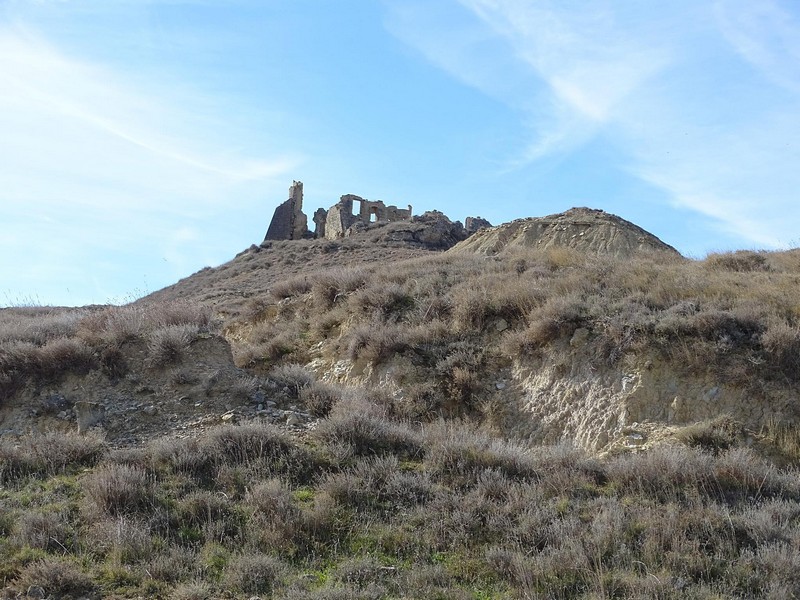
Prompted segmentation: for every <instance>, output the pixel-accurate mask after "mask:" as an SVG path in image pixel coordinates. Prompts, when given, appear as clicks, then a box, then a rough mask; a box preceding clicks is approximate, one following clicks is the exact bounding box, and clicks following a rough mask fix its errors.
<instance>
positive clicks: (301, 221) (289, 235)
mask: <svg viewBox="0 0 800 600" xmlns="http://www.w3.org/2000/svg"><path fill="white" fill-rule="evenodd" d="M307 234H308V219H307V218H306V215H305V213H303V182H302V181H293V182H292V185H291V187H290V188H289V199H288V200H287V201H286V202H284V203H283V204H281V205H280V206H278V207H277V208H276V209H275V214H273V215H272V222H270V224H269V229H267V235H266V237H265V238H264V240H265V241H266V240H299V239H303V238H304V237H306V236H307Z"/></svg>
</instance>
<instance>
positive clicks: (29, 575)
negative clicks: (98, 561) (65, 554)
mask: <svg viewBox="0 0 800 600" xmlns="http://www.w3.org/2000/svg"><path fill="white" fill-rule="evenodd" d="M12 586H13V588H14V589H16V590H18V591H19V593H20V596H22V595H23V594H26V593H28V590H30V589H32V588H42V590H43V591H44V594H45V595H46V597H48V598H65V599H66V598H81V597H85V598H94V597H96V596H95V591H96V588H95V585H94V583H93V582H92V580H91V579H90V578H89V576H88V575H86V574H84V573H83V572H82V571H81V570H80V569H79V568H78V566H77V564H76V563H75V562H73V561H70V560H68V559H52V558H46V559H43V560H39V561H36V562H32V563H30V564H29V565H27V566H25V567H24V568H23V569H22V571H20V573H19V575H18V576H17V578H16V579H15V580H14V581H13V582H12Z"/></svg>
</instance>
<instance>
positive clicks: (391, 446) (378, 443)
mask: <svg viewBox="0 0 800 600" xmlns="http://www.w3.org/2000/svg"><path fill="white" fill-rule="evenodd" d="M313 436H314V437H315V438H316V439H318V440H320V441H321V442H323V443H325V444H326V445H328V446H335V445H345V446H348V447H349V448H350V449H351V451H352V452H353V454H356V455H359V456H371V455H376V454H389V453H393V454H396V455H398V456H404V457H416V456H419V455H421V453H422V447H421V439H420V434H419V432H417V431H416V430H414V429H412V428H411V427H410V426H409V425H405V424H402V423H395V422H392V421H390V420H388V419H387V418H386V417H385V416H384V413H383V411H382V410H381V409H380V408H378V407H377V406H375V405H374V404H370V403H369V402H367V401H365V400H362V399H357V398H348V399H347V400H346V401H342V402H339V403H338V404H337V405H336V406H334V408H333V410H332V411H331V414H330V415H329V416H328V418H327V419H324V420H323V421H320V422H319V424H318V425H317V428H316V429H315V430H314V432H313Z"/></svg>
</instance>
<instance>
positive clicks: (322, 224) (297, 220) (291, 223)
mask: <svg viewBox="0 0 800 600" xmlns="http://www.w3.org/2000/svg"><path fill="white" fill-rule="evenodd" d="M355 202H358V204H359V206H358V213H357V214H354V213H353V204H354V203H355ZM412 218H413V210H412V208H411V205H410V204H409V205H408V208H398V207H397V206H386V204H384V203H383V202H382V201H381V200H375V201H373V200H366V199H364V198H362V197H360V196H356V195H355V194H345V195H344V196H342V197H341V198H340V199H339V202H337V203H336V204H334V205H333V206H331V207H330V208H329V209H328V210H325V209H323V208H319V209H317V210H316V211H315V212H314V217H313V222H314V232H313V233H312V232H310V231H309V230H308V219H307V217H306V215H305V214H304V213H303V183H302V182H301V181H293V182H292V185H291V187H290V188H289V199H288V200H286V201H285V202H284V203H283V204H281V205H280V206H278V207H277V208H276V209H275V214H274V215H273V217H272V222H271V223H270V225H269V229H268V230H267V235H266V237H265V238H264V241H267V240H299V239H305V238H314V237H315V238H324V239H328V240H336V239H340V238H343V237H345V236H346V235H348V231H349V230H350V228H351V227H353V225H356V224H363V225H369V224H370V223H375V222H386V221H410V220H411V219H412ZM483 227H491V224H490V223H489V222H488V221H486V220H485V219H482V218H480V217H467V219H466V230H467V232H468V233H470V234H471V233H474V232H475V231H477V230H478V229H482V228H483Z"/></svg>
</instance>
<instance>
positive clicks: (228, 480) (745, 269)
mask: <svg viewBox="0 0 800 600" xmlns="http://www.w3.org/2000/svg"><path fill="white" fill-rule="evenodd" d="M279 246H280V248H277V249H279V250H281V251H282V252H283V255H284V259H283V260H282V261H281V263H280V264H281V269H282V270H281V271H280V277H278V276H273V277H271V276H269V274H270V273H273V272H272V271H270V268H271V267H270V265H271V264H275V260H276V259H275V254H276V252H275V250H276V249H275V248H273V250H271V251H268V250H265V249H257V250H256V249H253V250H251V251H249V252H246V253H244V254H243V255H241V256H239V257H237V259H235V260H234V261H232V262H231V263H229V264H228V265H225V266H224V267H220V268H219V269H212V270H207V271H204V272H203V273H201V274H200V275H201V278H200V279H196V280H192V281H189V282H187V283H186V284H185V285H184V286H183V287H182V288H180V291H181V293H180V295H181V296H182V299H181V300H179V301H178V300H176V299H175V298H172V297H170V294H177V293H178V292H177V291H176V290H172V291H170V290H166V291H164V292H163V293H160V295H156V296H154V297H152V298H149V299H146V300H145V301H141V302H138V303H135V304H132V305H129V306H125V307H87V308H82V309H48V308H17V309H9V310H4V311H0V399H2V400H6V401H7V400H8V399H10V398H13V397H14V394H15V393H17V391H18V390H19V389H20V387H21V386H23V385H28V384H30V382H31V381H34V382H36V381H39V382H52V381H58V380H59V378H62V377H64V376H65V375H66V374H81V373H88V372H94V371H99V372H102V373H104V374H105V375H106V376H107V377H108V378H109V379H112V380H113V378H114V377H123V376H124V373H122V372H119V371H118V370H117V367H119V366H120V365H124V364H125V361H122V360H120V354H121V353H122V352H124V351H125V347H126V344H127V343H128V342H131V341H132V340H133V341H137V343H139V344H140V346H141V347H142V348H143V349H144V350H143V352H145V355H146V360H147V365H148V368H150V369H152V370H154V371H157V370H159V369H166V368H168V367H171V366H174V365H180V361H181V357H182V354H183V352H184V350H185V348H186V347H187V346H188V345H189V344H191V343H192V341H193V340H196V339H197V338H199V337H203V336H210V335H214V334H216V333H221V334H223V335H225V337H226V338H227V339H228V340H229V341H230V343H231V346H232V349H233V353H234V357H235V360H236V363H237V366H238V367H240V368H241V369H243V370H244V372H246V374H247V377H248V378H249V379H247V380H244V379H243V380H242V384H241V386H240V388H241V389H237V390H231V394H236V395H239V396H242V397H243V398H247V397H249V396H250V395H251V394H252V392H253V390H255V389H257V388H258V386H259V382H261V381H263V380H264V379H265V378H269V379H270V380H271V381H274V382H276V385H277V387H278V388H280V389H281V390H283V391H282V393H284V394H286V395H288V396H289V397H290V398H292V401H295V402H297V403H298V405H300V406H302V407H304V409H305V410H307V411H308V412H309V413H310V414H311V415H313V416H314V418H315V419H318V421H317V422H316V423H315V426H314V427H311V428H308V429H305V430H303V431H302V435H300V434H298V433H297V432H296V431H293V430H291V429H287V428H279V427H276V426H273V425H270V424H267V423H261V422H257V421H253V422H249V423H242V424H240V425H227V426H221V427H218V428H215V429H212V430H210V431H208V432H206V433H204V434H203V435H200V436H196V437H181V438H179V437H176V436H175V432H172V431H170V430H169V426H168V424H165V426H164V432H163V436H162V437H159V438H157V439H152V440H150V441H149V442H147V443H146V444H144V445H141V446H134V447H115V446H114V444H113V443H111V442H110V441H108V440H105V439H103V437H102V436H95V435H94V434H92V433H91V432H89V433H88V434H84V435H77V434H74V433H58V432H51V433H46V434H31V435H25V436H20V437H11V436H3V437H0V589H2V597H7V598H15V597H19V596H20V595H21V596H24V595H26V594H27V595H28V596H29V597H30V596H31V595H32V594H34V595H35V594H37V593H38V590H39V588H41V593H42V594H43V595H40V596H39V597H53V598H83V597H88V598H92V597H96V598H100V597H103V598H137V597H148V598H174V599H182V600H189V599H197V600H202V599H206V598H208V599H210V598H252V597H254V596H258V597H261V598H286V599H292V600H301V599H309V600H310V599H340V598H341V599H344V598H347V599H360V598H364V599H367V598H369V599H379V598H397V599H400V598H432V599H436V598H438V599H442V600H444V599H451V598H452V599H462V598H464V599H466V598H470V599H488V598H496V599H512V598H513V599H515V598H526V599H527V598H720V597H734V598H735V597H741V598H751V597H765V598H790V597H795V596H797V595H800V550H798V548H800V473H798V471H797V468H796V466H797V464H798V462H797V461H798V459H800V436H798V435H797V433H796V431H795V429H794V425H793V423H792V422H791V421H790V420H788V421H787V420H781V421H774V422H765V423H764V424H763V428H762V429H761V430H760V431H756V432H748V435H742V434H741V432H742V429H743V426H742V425H741V424H740V423H737V422H736V421H735V420H734V419H730V418H726V417H725V415H720V418H719V419H716V420H713V421H709V422H704V423H693V424H689V425H686V426H685V427H682V428H678V429H677V430H676V433H675V435H674V436H673V437H672V438H670V439H668V440H666V441H663V442H662V443H660V444H656V445H653V446H650V447H647V448H646V449H637V450H636V451H630V452H621V451H620V452H614V453H609V454H606V455H603V456H594V455H591V454H589V453H587V452H585V451H583V450H581V449H578V448H576V447H573V446H571V445H569V444H559V445H555V446H542V445H537V444H534V443H532V442H531V441H529V440H527V439H523V438H518V437H514V435H513V434H512V432H511V430H510V429H506V428H505V427H504V423H505V421H504V418H503V417H504V415H503V414H502V413H503V410H504V409H503V407H498V406H496V405H492V404H491V402H488V401H487V397H488V396H487V395H486V390H487V387H490V386H491V382H492V381H493V379H492V377H493V374H494V373H496V372H497V371H498V370H500V369H508V368H510V367H511V366H512V365H513V364H514V363H515V361H520V360H525V359H526V357H541V356H546V355H548V354H556V353H559V352H563V351H564V348H569V344H570V340H572V339H573V338H574V336H576V335H577V332H578V331H579V330H581V331H584V335H587V336H589V339H590V340H591V343H590V344H588V345H587V346H586V349H587V350H586V351H587V352H589V353H590V359H591V360H592V361H595V364H597V365H599V366H603V367H605V366H609V367H613V366H614V365H616V364H619V363H620V361H624V360H626V357H627V356H630V355H636V354H642V353H647V354H648V355H652V356H658V357H660V360H663V361H664V362H665V363H668V364H670V365H672V366H673V368H674V369H675V370H676V372H680V373H685V374H687V375H691V374H698V373H714V374H715V375H716V376H718V377H720V378H722V379H724V380H725V381H726V382H732V384H735V385H740V386H742V387H743V388H745V389H753V390H756V389H757V388H758V386H762V385H775V386H787V387H793V386H796V385H797V383H798V381H799V380H800V300H798V298H800V296H798V294H797V290H798V289H800V253H798V251H788V252H775V253H764V252H749V251H748V252H736V253H726V254H714V255H710V256H709V257H707V258H706V259H705V260H701V261H693V260H687V259H683V258H680V257H676V256H671V255H664V254H655V253H654V254H642V255H640V256H638V257H637V258H634V259H625V260H622V259H614V258H609V257H590V256H586V255H585V254H581V253H578V252H576V251H571V250H566V249H557V248H556V249H548V250H543V251H538V250H532V249H528V250H516V251H513V252H512V251H508V252H506V253H504V254H502V255H500V256H496V257H485V256H477V255H473V254H459V253H444V254H440V253H436V254H434V253H424V252H421V251H420V252H418V254H419V255H420V256H417V257H411V258H407V257H405V256H403V257H402V258H403V259H404V260H399V259H398V260H397V261H395V262H392V263H391V265H390V268H387V265H386V264H384V263H382V264H376V263H375V262H370V261H368V260H366V259H365V260H364V261H363V262H356V263H355V264H353V263H349V264H350V266H349V267H336V266H335V265H334V264H332V265H331V266H326V267H325V268H324V269H323V270H320V267H319V265H317V267H316V269H313V268H311V267H304V268H302V269H301V268H298V269H297V272H295V273H293V274H289V273H288V272H287V271H286V270H285V269H286V268H287V265H286V264H284V262H285V260H288V259H289V258H291V263H290V265H289V266H292V267H294V266H296V265H305V264H308V263H309V262H311V263H313V260H310V258H311V257H312V255H314V256H315V255H316V254H314V253H317V254H318V253H320V252H322V253H323V254H324V255H325V256H329V255H330V256H335V255H336V254H337V253H339V252H342V248H345V247H346V248H350V249H349V250H347V251H346V252H345V253H349V254H350V255H357V254H358V252H360V250H359V248H358V247H356V246H353V247H350V246H347V244H345V243H343V244H342V245H337V246H336V248H333V249H331V248H328V249H326V250H323V247H322V246H320V245H318V244H317V245H314V244H310V243H309V244H305V243H299V244H297V245H294V246H291V245H290V244H288V243H285V244H279ZM289 250H291V252H292V253H293V254H290V253H289ZM385 251H386V253H387V256H388V255H390V254H391V252H393V250H392V249H391V248H388V249H385ZM304 253H308V256H306V254H304ZM340 258H341V256H340ZM307 259H308V260H307ZM333 262H336V261H333ZM339 262H341V261H339ZM273 275H274V273H273ZM201 280H202V281H201ZM234 281H235V283H232V282H234ZM198 282H199V283H198ZM228 288H231V289H232V288H236V289H237V290H238V292H237V293H238V295H237V296H236V300H235V301H231V302H228V301H227V300H226V298H228V296H227V295H226V294H229V293H231V292H230V291H229V290H228ZM209 290H211V292H210V291H209ZM226 290H228V291H226ZM212 292H213V293H212ZM214 294H217V296H216V298H217V300H215V299H214V297H213V296H214ZM398 358H402V360H403V361H404V362H403V363H402V364H404V365H411V366H412V367H413V368H414V369H417V370H418V372H423V373H425V374H426V376H425V377H424V378H417V380H415V381H414V382H412V383H409V386H408V387H407V388H406V389H404V390H403V392H404V393H403V394H402V395H397V394H393V393H391V392H390V391H388V390H386V389H384V388H382V387H380V386H379V385H375V386H371V385H366V384H365V385H363V386H359V387H354V386H343V385H340V384H339V383H336V382H334V381H322V380H318V378H317V377H316V376H315V375H314V374H313V373H312V372H311V370H310V368H309V367H308V366H303V365H308V364H309V363H310V361H312V359H318V360H327V361H331V360H334V359H340V360H347V361H350V362H351V363H358V364H360V365H361V366H363V367H365V368H367V367H368V368H372V369H378V368H380V367H382V366H388V365H390V364H392V363H393V361H394V362H396V361H397V359H398ZM398 368H400V367H398ZM176 376H177V375H176ZM266 400H269V398H266ZM56 408H57V407H56ZM0 410H2V404H0ZM54 410H55V409H54ZM753 440H755V441H753Z"/></svg>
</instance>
